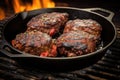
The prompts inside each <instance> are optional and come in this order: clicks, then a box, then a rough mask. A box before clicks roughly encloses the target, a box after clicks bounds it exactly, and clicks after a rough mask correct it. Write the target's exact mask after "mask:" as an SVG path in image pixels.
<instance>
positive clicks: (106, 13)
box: [83, 8, 114, 21]
mask: <svg viewBox="0 0 120 80" xmlns="http://www.w3.org/2000/svg"><path fill="white" fill-rule="evenodd" d="M83 10H85V11H89V12H92V13H95V14H97V15H100V16H103V17H105V18H106V19H107V20H109V21H112V18H113V16H114V12H112V11H110V10H107V9H103V8H85V9H83Z"/></svg>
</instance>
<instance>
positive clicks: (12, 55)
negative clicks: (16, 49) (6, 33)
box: [0, 49, 37, 58]
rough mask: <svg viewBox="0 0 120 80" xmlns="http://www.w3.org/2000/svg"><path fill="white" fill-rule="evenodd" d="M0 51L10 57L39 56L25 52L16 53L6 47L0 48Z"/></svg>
mask: <svg viewBox="0 0 120 80" xmlns="http://www.w3.org/2000/svg"><path fill="white" fill-rule="evenodd" d="M0 52H1V53H2V54H4V55H6V56H8V57H12V58H15V57H37V56H34V55H30V54H24V53H19V54H15V53H12V52H10V51H7V50H5V49H0Z"/></svg>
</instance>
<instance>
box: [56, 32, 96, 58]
mask: <svg viewBox="0 0 120 80" xmlns="http://www.w3.org/2000/svg"><path fill="white" fill-rule="evenodd" d="M56 44H57V47H58V52H59V53H60V54H61V55H63V56H68V57H71V56H79V55H83V54H87V53H90V52H93V51H95V48H96V42H95V40H94V35H92V34H89V33H87V32H85V31H70V32H68V33H64V34H62V35H61V36H60V37H59V38H58V39H57V42H56Z"/></svg>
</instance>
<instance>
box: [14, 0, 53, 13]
mask: <svg viewBox="0 0 120 80" xmlns="http://www.w3.org/2000/svg"><path fill="white" fill-rule="evenodd" d="M50 7H55V3H54V2H53V1H51V0H32V3H23V2H22V0H13V8H14V11H15V13H18V12H22V11H29V10H34V9H40V8H50Z"/></svg>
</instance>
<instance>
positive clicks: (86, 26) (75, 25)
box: [64, 19, 102, 39]
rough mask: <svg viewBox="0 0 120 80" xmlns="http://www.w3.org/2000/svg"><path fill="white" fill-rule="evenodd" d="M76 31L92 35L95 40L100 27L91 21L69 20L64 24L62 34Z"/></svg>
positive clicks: (98, 35)
mask: <svg viewBox="0 0 120 80" xmlns="http://www.w3.org/2000/svg"><path fill="white" fill-rule="evenodd" d="M78 30H80V31H81V30H82V31H85V32H87V33H89V34H92V35H94V36H95V37H94V38H95V39H99V38H100V34H101V30H102V27H101V25H100V24H99V23H98V22H96V21H95V20H92V19H75V20H70V21H68V22H67V23H66V25H65V29H64V33H66V32H69V31H78Z"/></svg>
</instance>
